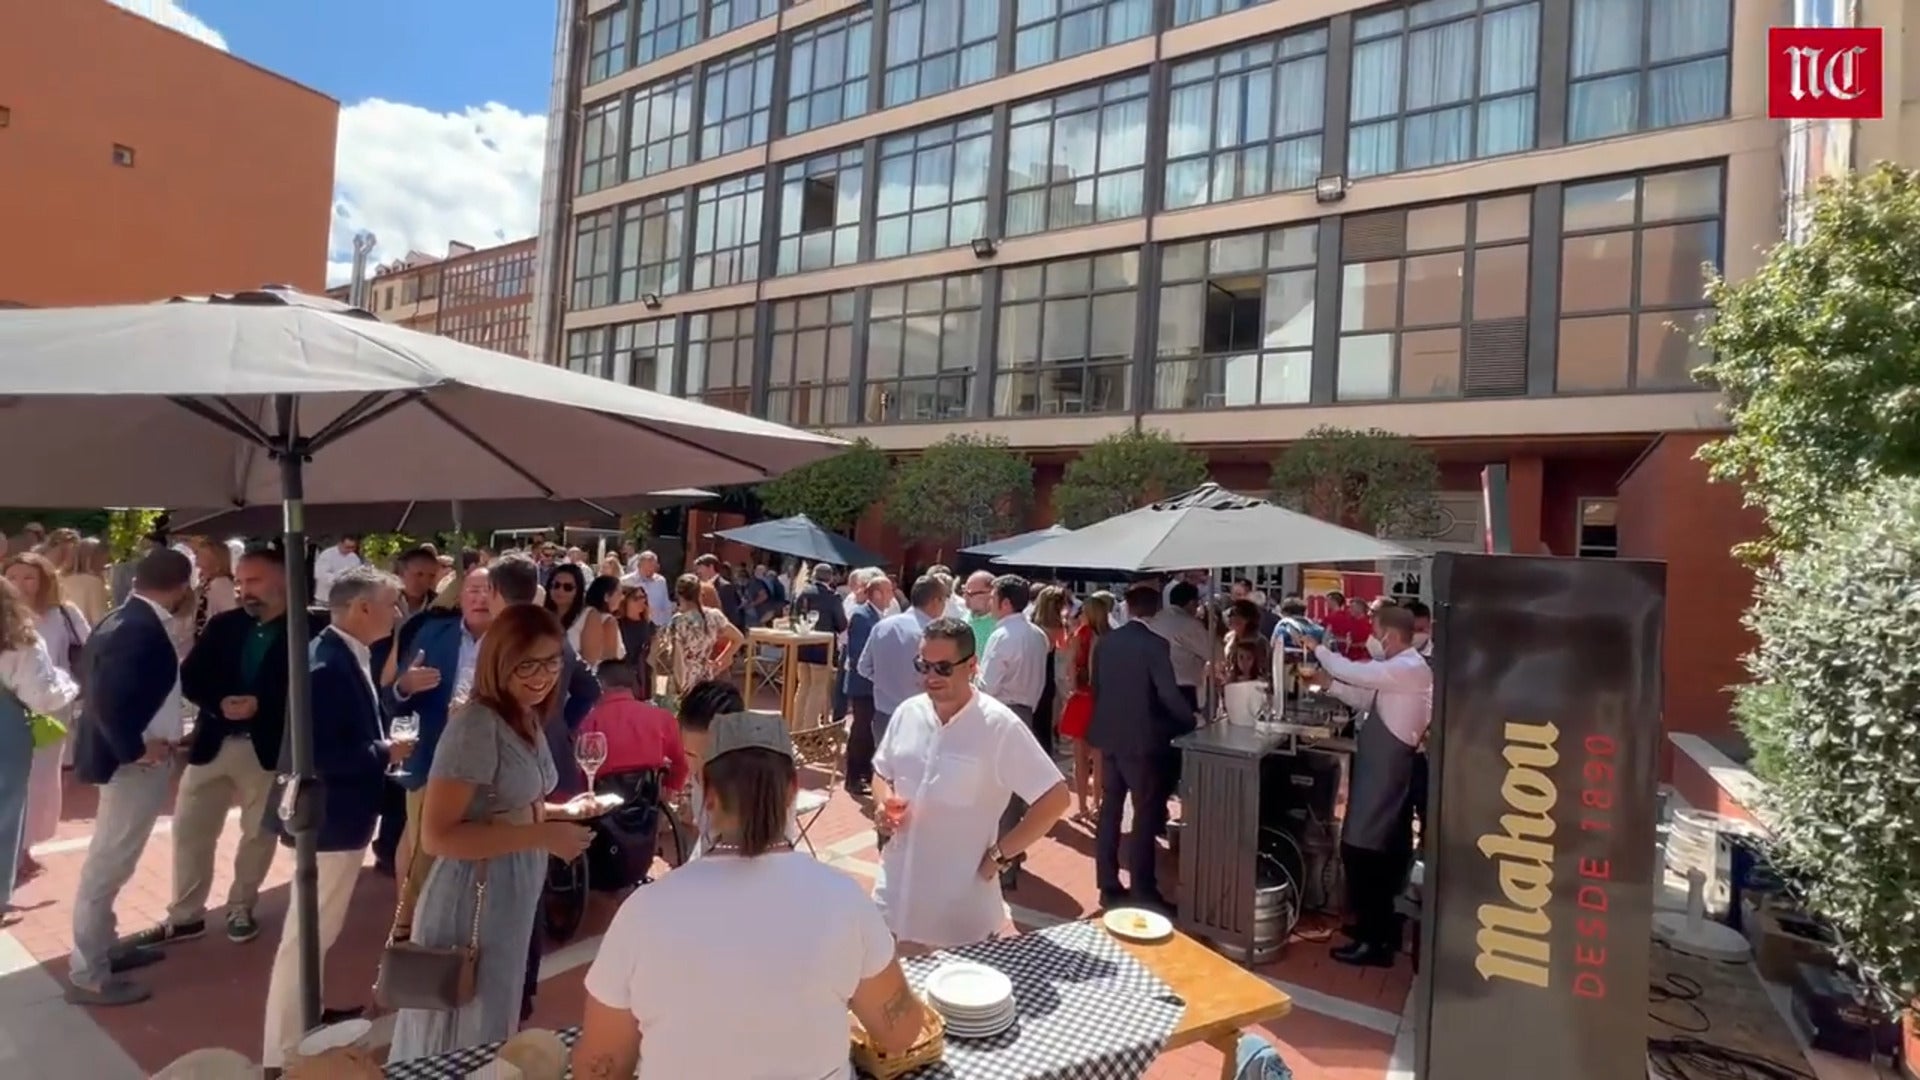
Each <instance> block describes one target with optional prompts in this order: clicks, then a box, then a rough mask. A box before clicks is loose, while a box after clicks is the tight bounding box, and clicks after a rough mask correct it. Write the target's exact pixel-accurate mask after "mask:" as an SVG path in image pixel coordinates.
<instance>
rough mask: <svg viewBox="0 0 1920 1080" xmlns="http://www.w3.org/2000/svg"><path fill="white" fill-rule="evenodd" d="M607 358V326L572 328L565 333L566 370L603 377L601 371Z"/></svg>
mask: <svg viewBox="0 0 1920 1080" xmlns="http://www.w3.org/2000/svg"><path fill="white" fill-rule="evenodd" d="M606 358H607V328H606V327H604V326H594V327H590V328H588V329H585V330H572V331H569V332H568V333H567V361H566V366H567V370H568V371H574V372H578V373H580V374H582V375H592V376H594V377H595V378H602V377H604V375H603V371H604V367H605V365H606Z"/></svg>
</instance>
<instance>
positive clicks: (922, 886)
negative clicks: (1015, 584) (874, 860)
mask: <svg viewBox="0 0 1920 1080" xmlns="http://www.w3.org/2000/svg"><path fill="white" fill-rule="evenodd" d="M977 667H978V664H977V662H976V660H975V657H974V651H973V629H972V627H970V626H968V625H967V624H966V623H964V622H962V621H960V620H959V619H944V618H943V619H935V620H933V621H932V622H930V623H928V624H927V627H926V630H925V632H924V634H923V635H922V638H921V642H920V655H919V657H918V658H917V659H916V660H915V662H914V668H915V670H916V671H918V672H919V673H920V676H921V679H922V680H923V683H924V686H925V689H926V692H925V693H923V694H920V695H918V696H915V697H912V698H909V699H907V700H906V701H905V702H903V703H901V705H900V707H899V708H897V709H895V710H894V713H893V719H892V721H891V722H890V723H889V724H888V725H887V730H886V734H885V736H883V737H882V738H881V740H880V749H879V751H878V752H877V753H876V754H875V755H874V760H873V769H874V780H873V795H874V804H875V807H876V812H875V822H874V824H875V826H876V827H877V828H880V829H882V830H885V831H886V832H887V833H888V834H889V835H891V836H892V837H893V842H892V843H890V844H888V845H887V846H886V848H884V849H883V850H882V852H881V856H880V873H879V876H878V877H877V878H876V880H875V882H874V888H873V899H874V902H875V903H876V904H879V905H880V910H881V911H882V912H883V913H884V914H885V915H886V918H887V927H888V928H889V929H891V930H892V931H893V934H894V936H895V937H896V938H898V939H900V942H901V948H902V949H903V950H928V949H944V948H951V947H953V946H957V945H966V944H969V943H972V942H976V941H984V940H986V939H987V938H989V937H992V936H993V935H994V934H995V933H997V932H999V931H1000V929H1001V928H1002V927H1004V926H1005V925H1006V922H1007V908H1006V901H1005V900H1004V899H1003V898H1002V897H1001V893H1000V883H999V880H998V877H999V874H1000V873H1001V872H1002V871H1004V870H1005V869H1006V868H1007V866H1008V865H1009V864H1010V863H1011V862H1012V860H1013V859H1014V858H1015V857H1017V856H1019V855H1020V854H1022V853H1024V852H1025V851H1026V850H1027V849H1028V848H1029V847H1031V846H1032V845H1033V844H1034V843H1035V842H1036V841H1038V840H1039V839H1040V838H1041V837H1042V836H1045V835H1046V834H1047V831H1048V830H1049V829H1051V828H1053V825H1054V823H1055V822H1057V821H1059V820H1060V817H1061V815H1063V814H1065V813H1066V812H1067V807H1068V805H1069V804H1070V803H1071V801H1072V796H1071V795H1069V794H1068V791H1067V783H1066V781H1065V780H1064V779H1063V778H1062V777H1061V775H1060V769H1059V766H1057V765H1055V764H1054V763H1053V760H1052V759H1051V758H1049V757H1048V756H1047V753H1046V751H1044V750H1042V749H1041V748H1040V743H1039V740H1037V739H1035V738H1034V737H1033V732H1032V730H1030V729H1029V728H1028V727H1027V725H1026V723H1025V722H1023V721H1022V720H1021V719H1020V717H1019V716H1017V715H1015V713H1014V712H1013V710H1012V709H1009V708H1007V707H1006V706H1005V705H1002V704H1001V703H1000V702H998V701H995V700H994V699H993V698H991V697H988V696H987V695H985V694H982V693H979V692H977V691H975V690H974V688H973V679H974V674H975V669H976V668H977ZM1015 795H1018V796H1019V797H1021V798H1023V799H1025V800H1027V802H1028V804H1029V808H1028V810H1027V812H1026V813H1025V814H1024V815H1023V816H1022V817H1021V818H1020V821H1019V823H1018V824H1016V825H1015V826H1014V827H1013V828H1012V829H1010V830H1007V831H1006V832H1004V833H1002V832H1001V829H1000V810H1001V808H1002V807H1004V806H1006V804H1007V800H1008V799H1010V798H1012V797H1013V796H1015Z"/></svg>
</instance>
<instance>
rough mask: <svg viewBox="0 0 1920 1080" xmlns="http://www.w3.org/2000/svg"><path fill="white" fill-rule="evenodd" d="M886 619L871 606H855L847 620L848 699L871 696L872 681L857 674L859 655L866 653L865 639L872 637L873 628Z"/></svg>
mask: <svg viewBox="0 0 1920 1080" xmlns="http://www.w3.org/2000/svg"><path fill="white" fill-rule="evenodd" d="M884 618H886V616H885V615H884V614H882V613H881V612H880V611H879V609H877V608H875V607H874V606H873V605H872V604H855V605H854V606H853V615H852V617H850V618H849V619H847V658H846V659H847V671H846V682H845V684H844V686H845V689H846V693H847V696H848V697H864V698H870V697H872V696H873V681H872V680H871V679H867V678H864V677H863V676H861V674H860V672H859V665H860V654H861V653H863V652H865V651H866V648H867V639H868V638H869V637H872V636H873V628H874V627H875V626H877V625H879V623H880V620H881V619H884Z"/></svg>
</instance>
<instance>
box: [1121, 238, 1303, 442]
mask: <svg viewBox="0 0 1920 1080" xmlns="http://www.w3.org/2000/svg"><path fill="white" fill-rule="evenodd" d="M1319 235H1320V227H1319V226H1318V225H1293V226H1288V227H1287V228H1282V229H1274V230H1272V231H1270V232H1255V233H1241V234H1240V235H1237V236H1222V237H1218V238H1216V239H1212V240H1193V241H1189V242H1187V243H1183V244H1171V245H1168V246H1167V247H1166V248H1165V250H1163V251H1162V253H1161V257H1160V281H1161V285H1160V326H1159V331H1158V333H1157V335H1156V340H1155V343H1154V354H1155V356H1156V357H1157V359H1156V360H1155V362H1154V370H1153V407H1154V408H1156V409H1221V408H1231V407H1234V406H1239V405H1295V404H1299V403H1301V402H1304V401H1306V400H1307V395H1308V392H1309V391H1310V390H1311V387H1312V379H1313V317H1314V306H1313V300H1314V278H1315V274H1314V266H1315V262H1316V260H1317V259H1318V254H1319V242H1318V241H1319Z"/></svg>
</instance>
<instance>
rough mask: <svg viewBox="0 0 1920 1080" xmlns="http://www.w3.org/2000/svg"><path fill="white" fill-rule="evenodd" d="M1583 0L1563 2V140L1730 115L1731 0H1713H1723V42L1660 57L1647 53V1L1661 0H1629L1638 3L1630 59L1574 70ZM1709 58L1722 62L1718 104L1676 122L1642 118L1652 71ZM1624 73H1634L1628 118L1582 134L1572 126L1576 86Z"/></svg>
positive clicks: (1649, 34) (1573, 141)
mask: <svg viewBox="0 0 1920 1080" xmlns="http://www.w3.org/2000/svg"><path fill="white" fill-rule="evenodd" d="M1583 2H1586V0H1570V2H1569V5H1568V7H1569V14H1568V28H1567V115H1566V132H1567V143H1568V144H1569V145H1584V144H1586V143H1589V142H1598V141H1600V140H1603V139H1615V138H1620V137H1622V136H1626V135H1640V134H1646V133H1648V132H1654V131H1669V130H1672V129H1673V128H1677V127H1687V126H1690V125H1693V124H1711V123H1715V122H1717V121H1721V120H1726V119H1728V118H1730V117H1731V116H1732V115H1733V19H1734V10H1733V9H1734V3H1733V0H1715V2H1719V3H1723V4H1724V5H1725V11H1726V23H1725V30H1724V33H1723V35H1722V38H1723V41H1724V44H1723V45H1722V47H1721V48H1718V49H1710V50H1708V51H1705V52H1698V53H1688V54H1686V55H1683V56H1678V57H1669V58H1667V59H1663V60H1655V59H1654V57H1653V36H1654V35H1653V22H1654V20H1653V5H1654V4H1656V3H1661V2H1663V0H1634V2H1635V3H1637V4H1638V6H1639V9H1640V48H1639V55H1638V57H1637V58H1636V62H1635V64H1634V65H1633V66H1631V67H1621V68H1607V69H1604V70H1602V71H1598V72H1589V73H1587V74H1584V75H1582V74H1580V73H1579V72H1578V71H1577V70H1576V64H1577V62H1578V57H1579V52H1578V50H1579V38H1578V35H1579V27H1580V11H1579V9H1580V5H1581V4H1582V3H1583ZM1690 2H1697V0H1690ZM1715 58H1718V59H1719V60H1720V62H1721V66H1722V68H1723V70H1722V72H1721V75H1722V78H1721V83H1720V109H1719V111H1718V113H1717V114H1716V115H1714V116H1705V117H1701V118H1700V119H1697V120H1683V121H1680V122H1678V123H1673V124H1663V125H1660V126H1657V127H1656V126H1654V125H1652V124H1651V123H1649V122H1648V116H1649V113H1650V112H1651V110H1652V108H1653V95H1652V94H1651V93H1649V92H1648V91H1649V88H1650V86H1651V84H1652V82H1653V79H1654V77H1655V75H1656V74H1657V73H1659V72H1662V71H1669V70H1673V69H1676V68H1682V67H1686V66H1688V65H1690V64H1697V63H1701V62H1703V61H1708V60H1713V59H1715ZM1628 75H1632V76H1634V89H1633V92H1634V97H1635V102H1634V114H1635V115H1634V122H1633V124H1632V125H1631V126H1629V127H1628V128H1626V129H1625V130H1621V131H1613V130H1608V131H1597V132H1595V133H1592V134H1582V133H1581V132H1580V131H1578V130H1577V125H1576V124H1575V119H1576V118H1577V117H1578V116H1579V112H1578V109H1579V98H1580V91H1581V89H1582V88H1583V87H1587V86H1592V85H1594V84H1596V83H1602V82H1607V81H1609V80H1612V79H1619V78H1624V77H1626V76H1628Z"/></svg>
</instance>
